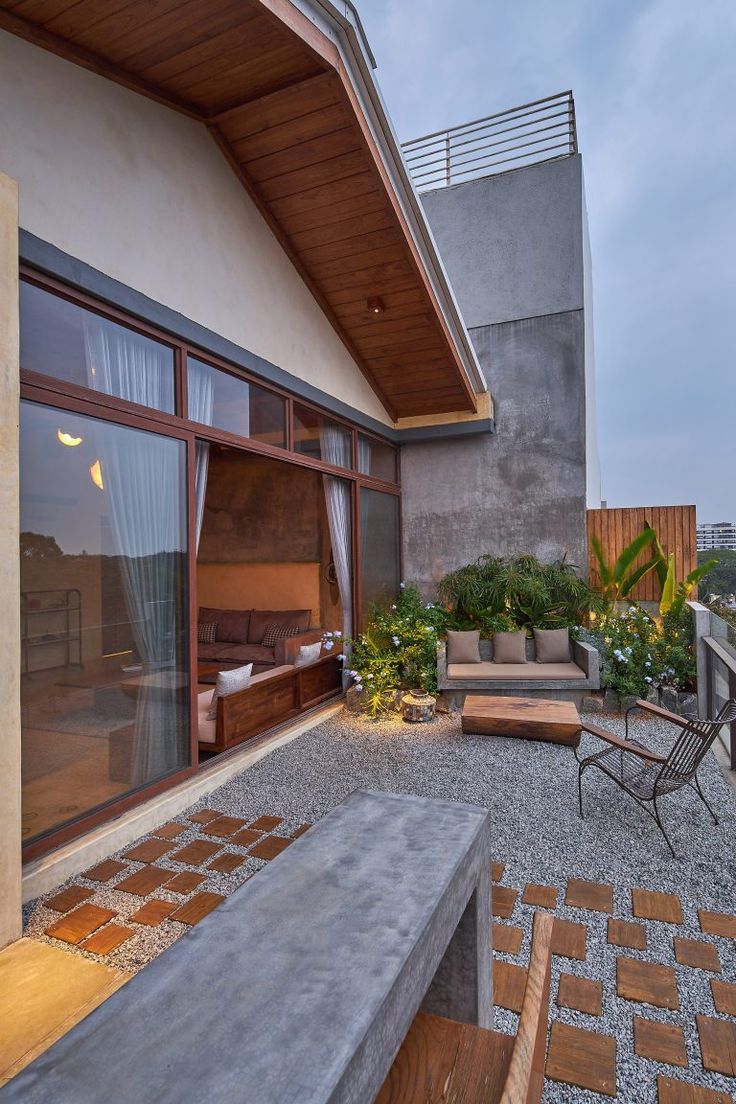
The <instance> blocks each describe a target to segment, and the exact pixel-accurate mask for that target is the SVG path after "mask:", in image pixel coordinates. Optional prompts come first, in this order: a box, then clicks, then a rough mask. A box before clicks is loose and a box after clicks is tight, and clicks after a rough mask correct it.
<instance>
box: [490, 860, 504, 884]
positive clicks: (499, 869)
mask: <svg viewBox="0 0 736 1104" xmlns="http://www.w3.org/2000/svg"><path fill="white" fill-rule="evenodd" d="M505 870H506V863H502V862H494V863H491V881H492V882H500V881H501V879H502V878H503V875H504V871H505Z"/></svg>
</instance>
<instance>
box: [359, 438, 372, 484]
mask: <svg viewBox="0 0 736 1104" xmlns="http://www.w3.org/2000/svg"><path fill="white" fill-rule="evenodd" d="M372 452H373V450H372V449H371V443H370V441H369V440H368V439H367V438H366V437H363V436H362V434H360V433H359V434H358V471H359V472H361V473H362V474H363V475H370V474H371V457H372Z"/></svg>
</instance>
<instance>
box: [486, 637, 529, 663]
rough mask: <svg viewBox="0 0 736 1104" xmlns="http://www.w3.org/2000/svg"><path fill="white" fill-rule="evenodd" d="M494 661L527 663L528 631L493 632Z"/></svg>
mask: <svg viewBox="0 0 736 1104" xmlns="http://www.w3.org/2000/svg"><path fill="white" fill-rule="evenodd" d="M493 662H494V663H503V664H506V663H526V633H525V632H524V630H523V629H520V630H519V632H497V633H494V634H493Z"/></svg>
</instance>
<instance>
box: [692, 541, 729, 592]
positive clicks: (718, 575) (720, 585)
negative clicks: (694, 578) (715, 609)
mask: <svg viewBox="0 0 736 1104" xmlns="http://www.w3.org/2000/svg"><path fill="white" fill-rule="evenodd" d="M711 556H714V558H715V560H716V564H715V567H713V568H712V570H711V571H709V572H708V575H707V577H706V578H705V579H703V580H702V581H701V583H700V588H699V595H700V597H701V598H707V597H708V595H709V594H719V595H721V596H724V597H725V596H726V595H728V594H736V552H732V551H731V550H730V549H728V548H714V549H709V550H708V551H703V552H698V566H701V565H703V564H705V563H706V562H707V561H708V560H709V559H710V558H711Z"/></svg>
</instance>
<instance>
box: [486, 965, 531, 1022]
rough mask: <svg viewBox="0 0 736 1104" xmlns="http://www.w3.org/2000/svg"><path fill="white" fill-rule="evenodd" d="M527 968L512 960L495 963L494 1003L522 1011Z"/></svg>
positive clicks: (510, 1010)
mask: <svg viewBox="0 0 736 1104" xmlns="http://www.w3.org/2000/svg"><path fill="white" fill-rule="evenodd" d="M526 976H527V969H526V967H525V966H515V965H514V964H513V963H512V962H494V963H493V1003H494V1004H497V1005H498V1007H499V1008H507V1009H508V1010H509V1012H516V1013H519V1012H521V1005H522V1003H523V1000H524V989H525V988H526Z"/></svg>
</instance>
